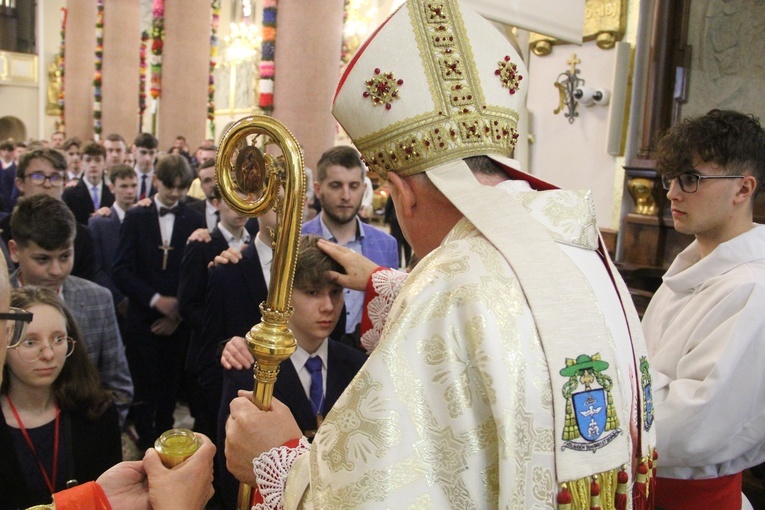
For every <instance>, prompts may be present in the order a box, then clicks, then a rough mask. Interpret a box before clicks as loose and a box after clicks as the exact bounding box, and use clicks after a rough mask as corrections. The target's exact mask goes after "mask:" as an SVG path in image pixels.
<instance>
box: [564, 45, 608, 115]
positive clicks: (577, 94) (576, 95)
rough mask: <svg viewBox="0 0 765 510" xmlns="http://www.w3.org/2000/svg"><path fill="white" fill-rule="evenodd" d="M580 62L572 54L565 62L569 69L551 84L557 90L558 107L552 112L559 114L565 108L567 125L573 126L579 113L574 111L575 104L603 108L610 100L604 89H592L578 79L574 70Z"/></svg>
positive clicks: (577, 71) (577, 70)
mask: <svg viewBox="0 0 765 510" xmlns="http://www.w3.org/2000/svg"><path fill="white" fill-rule="evenodd" d="M581 62H582V61H581V60H579V59H578V58H576V53H574V54H572V55H571V58H570V59H568V60H567V61H566V63H567V64H569V65H570V66H571V69H568V70H566V71H565V72H563V73H560V74H559V75H558V79H557V80H556V81H555V83H554V84H553V85H554V86H555V88H557V89H558V107H557V108H556V109H555V110H553V113H554V114H555V115H557V114H559V113H560V112H561V111H562V110H563V107H564V106H565V107H566V108H567V109H568V112H567V113H565V114H564V115H565V116H566V117H567V118H568V122H569V124H573V123H574V120H575V119H576V117H578V116H579V112H577V111H576V107H577V104H581V105H583V106H592V105H599V106H605V105H607V104H608V101H609V100H610V98H611V93H610V92H609V91H608V90H606V89H604V88H598V89H593V88H592V87H587V86H585V84H584V83H585V82H584V80H583V79H582V78H580V77H579V69H577V68H576V65H577V64H580V63H581Z"/></svg>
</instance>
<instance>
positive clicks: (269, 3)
mask: <svg viewBox="0 0 765 510" xmlns="http://www.w3.org/2000/svg"><path fill="white" fill-rule="evenodd" d="M276 4H277V0H263V42H262V43H261V45H260V65H259V71H260V81H259V82H258V86H259V89H260V97H259V100H258V105H259V106H260V109H261V110H262V111H263V113H264V114H266V115H269V114H270V113H271V112H273V111H274V54H275V53H276Z"/></svg>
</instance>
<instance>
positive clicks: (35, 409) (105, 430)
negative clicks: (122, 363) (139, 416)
mask: <svg viewBox="0 0 765 510" xmlns="http://www.w3.org/2000/svg"><path fill="white" fill-rule="evenodd" d="M11 306H12V307H15V308H16V309H21V310H23V311H26V312H30V313H31V314H32V320H31V322H30V323H29V325H28V327H27V328H26V331H24V332H23V334H22V335H21V336H18V338H12V337H9V338H8V340H7V341H9V345H8V354H7V357H6V361H5V366H4V367H3V378H2V385H0V408H2V413H0V494H2V495H3V497H2V498H0V509H4V508H9V509H15V508H20V507H21V508H26V507H28V506H32V505H39V504H46V503H50V502H51V494H52V493H53V492H56V491H60V490H62V489H65V488H67V487H71V486H72V485H75V484H77V483H83V482H87V481H91V480H95V479H96V478H98V476H99V475H100V474H101V473H103V472H104V471H106V470H107V469H108V468H110V467H111V466H113V465H114V464H116V463H118V462H120V461H121V460H122V446H121V441H120V430H119V424H118V420H117V412H116V410H115V408H114V405H113V404H112V399H111V396H110V394H109V392H107V391H105V390H103V389H101V387H100V382H99V377H98V372H97V370H96V369H95V367H93V365H92V364H91V362H90V361H89V360H88V356H87V353H86V352H85V350H84V349H83V348H82V344H81V343H80V342H79V339H80V333H79V331H78V329H77V325H76V324H75V322H74V319H73V318H72V316H71V314H70V313H69V310H67V308H66V305H65V304H64V302H63V301H62V300H61V299H59V297H58V296H57V295H56V294H55V293H54V292H52V291H50V290H48V289H43V288H40V287H33V286H30V287H25V288H21V289H14V290H13V292H12V294H11ZM14 336H16V335H14Z"/></svg>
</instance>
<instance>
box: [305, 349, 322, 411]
mask: <svg viewBox="0 0 765 510" xmlns="http://www.w3.org/2000/svg"><path fill="white" fill-rule="evenodd" d="M305 368H306V369H307V370H308V371H309V372H310V373H311V389H310V390H309V394H310V396H311V407H313V410H314V413H316V414H321V406H322V404H323V403H324V402H323V400H324V384H323V383H322V379H321V358H320V357H318V356H314V357H313V358H308V359H307V360H306V362H305Z"/></svg>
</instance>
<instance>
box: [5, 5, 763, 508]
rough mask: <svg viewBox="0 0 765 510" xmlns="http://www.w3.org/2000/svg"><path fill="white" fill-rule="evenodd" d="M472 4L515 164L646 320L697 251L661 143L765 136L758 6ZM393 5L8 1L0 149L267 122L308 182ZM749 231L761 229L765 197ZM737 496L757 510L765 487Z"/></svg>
mask: <svg viewBox="0 0 765 510" xmlns="http://www.w3.org/2000/svg"><path fill="white" fill-rule="evenodd" d="M464 2H465V3H468V4H475V5H476V6H480V8H481V9H482V10H481V14H484V15H485V16H486V17H488V18H489V19H491V20H492V21H494V23H495V25H496V26H497V28H498V29H500V30H502V31H504V32H505V33H506V35H507V37H508V38H511V39H512V40H513V41H514V44H515V45H516V47H517V49H518V52H519V53H520V55H521V56H522V57H523V58H524V59H525V62H526V65H527V66H528V69H529V80H530V83H529V92H528V97H527V100H526V105H525V109H524V110H523V111H521V112H519V116H520V121H519V133H520V135H521V136H520V138H519V141H518V145H517V146H516V149H515V155H514V158H515V159H517V160H518V161H519V162H520V163H521V165H522V167H523V168H524V169H525V170H526V171H528V172H529V173H531V174H532V175H534V176H536V177H539V178H541V179H543V180H546V181H549V182H552V183H554V184H555V185H557V186H560V187H561V188H567V189H589V190H590V191H591V193H592V197H593V201H594V204H595V209H596V210H595V212H596V216H597V221H598V228H599V230H600V232H601V234H602V238H603V241H604V243H605V244H606V246H607V249H608V251H609V253H610V254H611V256H612V258H613V260H614V261H615V263H616V265H617V267H618V269H619V270H620V272H621V274H622V276H623V277H624V279H625V281H626V283H627V284H628V286H629V288H630V292H631V294H632V296H633V299H634V301H635V304H636V307H637V309H638V311H639V312H641V313H642V311H644V310H645V307H646V306H647V304H648V302H649V301H650V298H651V296H652V294H653V292H654V291H655V290H656V289H657V288H658V286H659V284H660V283H661V276H662V274H663V273H664V272H665V271H666V269H667V268H668V266H669V264H670V263H671V262H672V260H673V259H674V258H675V256H676V255H677V254H678V253H679V252H680V251H682V250H683V249H684V248H685V247H686V246H687V245H688V244H689V243H690V242H691V240H692V236H687V235H683V234H680V233H678V232H676V231H675V230H674V228H673V219H672V215H671V213H670V209H669V202H668V200H667V198H666V196H665V191H664V190H663V189H662V186H661V182H660V179H659V178H658V177H657V173H656V170H655V168H656V167H655V161H654V160H653V159H652V149H653V146H654V143H655V142H656V140H657V137H658V136H660V135H661V134H662V133H663V132H665V131H666V130H667V129H668V128H670V127H671V126H672V125H674V124H675V123H677V122H678V121H680V120H681V119H683V118H686V117H689V116H696V115H702V114H704V113H706V112H707V111H709V110H710V109H713V108H720V109H733V110H739V111H742V112H746V113H752V114H754V116H755V117H759V118H760V119H762V118H765V95H763V94H762V89H763V84H765V61H763V59H762V58H761V56H762V55H763V54H765V2H762V1H757V0H677V1H669V0H578V1H574V0H546V1H544V2H542V1H540V0H525V1H519V2H513V4H526V5H527V6H529V7H528V10H529V11H531V12H532V13H533V12H534V11H537V12H536V14H538V16H531V15H530V16H527V17H528V19H526V16H521V18H523V19H516V18H515V13H511V12H507V11H508V8H507V6H506V5H507V3H509V2H504V1H502V0H485V1H479V0H464ZM400 3H401V1H400V0H321V1H317V0H282V1H280V2H278V1H277V0H45V1H40V0H0V105H2V106H0V140H5V139H9V138H11V139H14V140H17V141H18V140H23V141H27V142H32V141H35V140H49V139H50V138H51V135H52V134H53V133H54V132H56V131H62V132H64V133H65V134H66V138H71V137H78V138H80V139H81V140H100V139H103V138H105V137H106V136H107V135H108V134H110V133H119V134H121V135H123V136H124V138H125V139H126V140H128V141H132V140H133V138H135V136H136V135H137V134H138V133H140V132H149V133H152V134H154V135H155V136H156V137H157V138H158V139H159V145H160V147H159V148H160V150H161V151H166V150H169V149H170V148H171V147H172V145H173V142H174V140H175V139H176V137H177V136H183V137H185V140H186V143H187V145H188V148H189V149H190V151H192V152H193V151H194V150H195V149H196V147H199V146H200V145H201V144H202V143H203V142H204V141H206V140H212V141H213V143H214V144H215V145H218V144H219V143H220V140H221V137H222V136H223V134H224V133H225V131H226V129H227V128H228V127H229V126H230V125H231V124H232V123H234V122H235V121H236V120H238V119H240V118H242V117H245V116H248V115H255V114H265V115H270V116H273V117H274V118H275V119H277V120H279V121H281V122H282V123H284V124H285V125H286V126H287V127H288V128H289V129H290V130H291V131H292V133H293V134H294V135H295V137H296V138H297V140H298V141H299V142H300V144H301V147H302V150H303V153H304V156H305V163H306V166H307V167H309V168H314V167H315V165H316V162H317V161H318V159H319V157H320V155H321V154H322V153H323V152H324V151H325V150H326V149H327V148H329V147H332V146H333V145H340V144H347V143H348V139H347V137H346V136H345V135H344V133H343V132H342V129H341V128H340V127H339V126H338V124H337V123H336V121H335V120H334V119H333V117H332V115H331V113H330V111H331V105H332V101H333V97H334V94H335V89H336V87H337V81H338V79H339V77H340V76H341V74H342V72H343V69H344V67H345V66H346V65H347V64H348V62H349V61H350V60H351V58H352V56H353V54H354V52H355V51H356V50H357V49H358V48H359V47H360V46H361V45H362V44H363V42H364V40H365V39H366V37H367V36H369V35H370V32H371V31H372V30H373V29H374V27H376V26H377V25H378V24H379V23H381V22H382V21H383V20H384V19H385V18H386V17H387V16H388V15H389V14H390V13H391V12H392V11H393V10H394V9H395V8H396V7H397V6H398V5H399V4H400ZM542 4H544V6H545V8H542V7H540V6H541V5H542ZM565 25H572V26H573V29H570V30H569V29H568V28H567V27H565ZM569 28H570V27H569ZM567 30H568V31H567ZM572 32H573V35H572ZM370 177H372V180H373V181H374V182H375V183H377V182H378V181H377V178H376V176H373V175H372V176H370ZM384 199H385V197H384V196H380V197H378V201H377V202H376V203H375V210H376V212H378V213H380V214H381V213H382V210H383V209H384V203H381V202H380V200H384ZM754 219H755V221H756V222H760V223H761V222H763V220H765V198H763V197H762V196H760V197H759V200H758V201H757V202H756V205H755V214H754ZM380 222H381V220H380ZM746 480H747V482H746V483H747V484H748V487H746V490H747V494H748V496H749V499H750V501H751V502H752V503H753V504H754V505H755V508H757V506H756V505H757V502H759V500H765V498H763V497H762V496H761V494H763V493H765V490H764V489H763V486H762V482H761V481H760V479H759V478H757V477H754V476H749V477H748V478H747V479H746ZM758 498H759V499H758ZM760 508H765V506H760Z"/></svg>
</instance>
